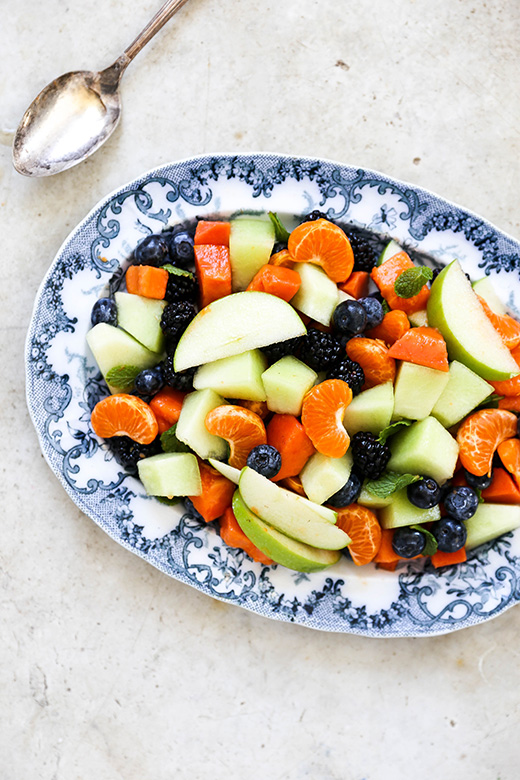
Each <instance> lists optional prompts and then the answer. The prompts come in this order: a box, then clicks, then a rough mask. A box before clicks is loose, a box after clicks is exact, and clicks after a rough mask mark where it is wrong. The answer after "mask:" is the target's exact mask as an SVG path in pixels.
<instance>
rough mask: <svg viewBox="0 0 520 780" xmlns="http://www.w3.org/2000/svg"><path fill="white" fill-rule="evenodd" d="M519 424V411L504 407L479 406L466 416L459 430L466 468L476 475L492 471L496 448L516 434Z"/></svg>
mask: <svg viewBox="0 0 520 780" xmlns="http://www.w3.org/2000/svg"><path fill="white" fill-rule="evenodd" d="M516 426H517V418H516V414H513V412H508V411H507V410H505V409H480V410H479V411H478V412H474V413H473V414H470V415H469V417H466V419H465V420H464V422H463V423H462V424H461V426H460V427H459V429H458V431H457V443H458V445H459V457H460V460H461V463H462V465H463V466H464V468H465V469H467V470H468V471H470V472H471V473H472V474H475V476H477V477H481V476H483V475H484V474H490V473H491V467H492V463H493V454H494V452H495V450H496V448H497V447H498V445H499V444H500V443H501V442H502V441H505V440H506V439H511V438H513V437H514V436H516Z"/></svg>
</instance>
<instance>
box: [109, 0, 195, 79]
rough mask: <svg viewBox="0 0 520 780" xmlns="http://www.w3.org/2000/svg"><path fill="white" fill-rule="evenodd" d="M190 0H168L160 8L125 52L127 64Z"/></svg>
mask: <svg viewBox="0 0 520 780" xmlns="http://www.w3.org/2000/svg"><path fill="white" fill-rule="evenodd" d="M187 2H188V0H168V2H166V3H165V4H164V5H163V6H162V8H160V9H159V10H158V11H157V13H156V14H155V16H154V17H153V18H152V19H150V21H149V22H148V24H147V25H146V27H145V28H144V29H143V30H142V31H141V32H140V33H139V35H138V36H137V38H136V39H135V40H134V41H132V43H131V44H130V46H128V48H127V49H125V50H124V52H123V57H128V61H127V63H126V64H128V63H129V62H131V61H132V60H133V59H134V57H135V56H136V54H139V52H140V51H141V49H142V48H143V47H144V46H146V44H147V43H148V42H149V41H151V39H152V38H153V36H154V35H155V34H156V33H158V32H159V30H160V29H161V28H162V27H163V26H164V25H165V24H166V22H167V21H168V20H169V19H171V18H172V16H173V15H174V13H176V12H177V11H178V10H179V9H180V8H182V6H183V5H184V4H185V3H187Z"/></svg>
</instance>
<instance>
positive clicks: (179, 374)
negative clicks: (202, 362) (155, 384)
mask: <svg viewBox="0 0 520 780" xmlns="http://www.w3.org/2000/svg"><path fill="white" fill-rule="evenodd" d="M161 370H162V376H163V380H164V382H165V384H167V385H168V386H169V387H173V388H174V389H175V390H184V391H187V392H189V391H191V390H193V375H194V374H195V371H196V370H197V369H196V368H187V369H186V371H175V368H174V367H173V352H172V353H171V354H170V355H167V356H166V357H165V359H164V361H163V363H162V365H161Z"/></svg>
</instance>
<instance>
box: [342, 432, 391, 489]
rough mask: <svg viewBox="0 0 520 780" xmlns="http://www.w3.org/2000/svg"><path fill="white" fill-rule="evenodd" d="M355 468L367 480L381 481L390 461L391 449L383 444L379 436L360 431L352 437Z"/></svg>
mask: <svg viewBox="0 0 520 780" xmlns="http://www.w3.org/2000/svg"><path fill="white" fill-rule="evenodd" d="M351 444H352V456H353V458H354V466H355V467H356V469H357V471H360V472H361V473H362V474H363V475H364V476H365V477H366V478H367V479H379V477H380V476H381V474H382V473H383V471H384V470H385V468H386V465H387V463H388V461H389V460H390V447H389V446H388V444H382V443H381V442H380V441H378V439H377V436H374V434H373V433H369V432H368V431H359V432H358V433H355V434H354V436H353V437H352V442H351Z"/></svg>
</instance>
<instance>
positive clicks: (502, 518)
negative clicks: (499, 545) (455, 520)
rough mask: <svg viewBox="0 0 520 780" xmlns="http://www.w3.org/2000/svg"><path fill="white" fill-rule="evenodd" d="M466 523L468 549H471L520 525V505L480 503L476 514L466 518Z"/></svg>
mask: <svg viewBox="0 0 520 780" xmlns="http://www.w3.org/2000/svg"><path fill="white" fill-rule="evenodd" d="M465 525H466V529H467V532H468V538H467V539H466V549H468V550H470V549H471V548H473V547H478V546H479V545H480V544H484V543H485V542H490V541H492V539H496V538H497V537H498V536H502V534H506V533H508V532H509V531H514V530H515V528H518V527H520V506H519V505H518V504H479V505H478V507H477V511H476V512H475V514H474V515H473V517H470V519H469V520H466V523H465Z"/></svg>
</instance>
